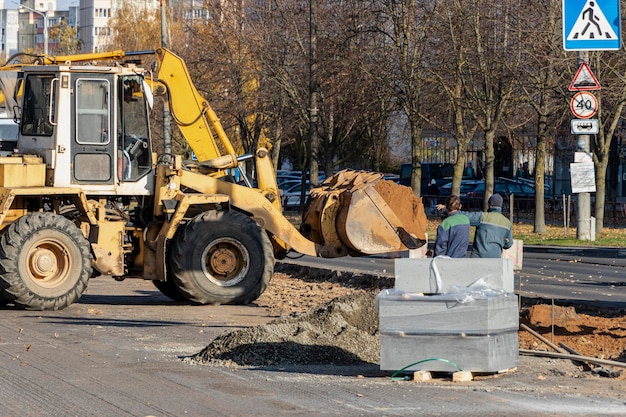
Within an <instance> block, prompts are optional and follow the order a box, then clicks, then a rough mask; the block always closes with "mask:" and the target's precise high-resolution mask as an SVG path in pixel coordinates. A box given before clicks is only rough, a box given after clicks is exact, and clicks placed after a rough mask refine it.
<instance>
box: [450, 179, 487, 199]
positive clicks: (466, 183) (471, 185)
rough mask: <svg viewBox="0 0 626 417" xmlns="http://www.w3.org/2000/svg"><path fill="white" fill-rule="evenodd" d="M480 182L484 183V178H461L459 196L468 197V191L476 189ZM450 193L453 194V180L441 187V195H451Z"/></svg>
mask: <svg viewBox="0 0 626 417" xmlns="http://www.w3.org/2000/svg"><path fill="white" fill-rule="evenodd" d="M479 184H484V182H483V181H482V180H461V190H460V191H459V197H461V199H463V198H465V197H467V193H469V192H471V191H474V189H475V188H476V187H477V186H478V185H479ZM450 194H452V182H448V183H446V184H444V185H442V186H441V187H439V195H442V196H449V195H450Z"/></svg>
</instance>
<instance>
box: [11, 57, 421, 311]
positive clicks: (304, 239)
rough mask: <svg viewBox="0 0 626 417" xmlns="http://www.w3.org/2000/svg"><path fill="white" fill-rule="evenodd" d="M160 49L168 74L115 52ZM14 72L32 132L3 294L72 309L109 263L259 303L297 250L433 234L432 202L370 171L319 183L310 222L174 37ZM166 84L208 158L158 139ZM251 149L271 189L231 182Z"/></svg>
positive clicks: (261, 183)
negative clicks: (203, 89) (158, 45)
mask: <svg viewBox="0 0 626 417" xmlns="http://www.w3.org/2000/svg"><path fill="white" fill-rule="evenodd" d="M146 54H154V56H156V59H157V64H158V65H157V72H156V73H155V74H156V75H153V74H152V73H151V72H147V71H145V70H143V69H142V68H140V67H138V66H136V64H134V63H132V62H126V63H123V62H118V63H115V64H113V65H106V66H105V65H101V64H100V62H102V60H104V59H107V60H110V59H116V60H118V61H122V60H123V59H124V58H128V57H129V56H134V55H146ZM94 60H99V62H96V63H95V64H94V62H93V61H94ZM84 61H88V62H90V63H91V65H79V63H81V62H84ZM0 70H1V69H0ZM5 70H11V71H18V72H19V75H20V76H19V80H20V82H18V83H17V85H16V86H15V88H14V90H13V91H12V92H9V93H10V94H12V95H13V98H14V99H15V101H16V103H17V105H16V108H17V113H16V116H15V117H16V120H19V128H20V129H19V131H20V133H19V138H18V141H17V145H16V149H15V151H14V152H13V153H12V154H11V155H10V156H6V157H0V231H1V236H0V301H1V302H3V303H14V304H15V305H17V306H20V307H23V308H29V309H40V310H44V309H45V310H47V309H50V310H54V309H59V308H64V307H67V306H68V305H70V304H72V303H73V302H75V301H76V300H78V298H79V297H80V296H81V294H82V293H83V291H84V290H85V289H86V287H87V284H88V281H89V279H90V278H91V277H92V276H94V275H99V274H102V275H109V276H111V277H113V278H115V279H117V280H123V279H125V278H129V277H139V278H143V279H147V280H151V281H153V282H154V284H155V286H156V287H157V288H158V289H159V290H160V291H161V292H162V293H163V294H165V295H167V296H168V297H170V298H173V299H176V300H188V301H190V302H192V303H197V304H244V303H249V302H251V301H253V300H255V299H256V298H258V297H259V296H260V295H261V294H262V293H263V291H264V290H265V288H266V286H267V285H268V283H269V281H270V278H271V276H272V274H273V269H274V262H275V259H276V258H282V257H284V256H285V255H286V253H287V252H289V251H296V252H299V253H302V254H307V255H312V256H325V257H336V256H346V255H365V254H374V253H382V252H392V251H401V250H406V249H414V248H417V247H420V246H422V245H423V244H424V243H425V240H426V237H425V227H426V226H425V215H424V211H423V207H422V205H421V200H420V199H418V198H415V197H414V196H413V194H412V192H410V190H409V189H408V188H407V187H401V186H398V185H396V184H392V183H389V182H387V181H384V180H383V179H382V175H381V174H376V173H368V172H359V171H343V172H342V173H340V174H338V175H336V176H334V177H332V178H330V179H329V180H327V181H326V182H324V184H323V185H322V186H321V187H319V188H317V189H315V190H313V191H312V192H311V198H310V201H309V202H308V206H307V207H308V208H307V210H305V213H304V215H303V222H302V226H301V229H300V230H298V229H296V228H295V227H294V226H293V225H292V224H291V223H290V222H289V221H288V220H287V219H286V218H285V217H284V216H283V214H282V208H281V203H280V199H279V198H278V196H279V193H278V191H279V190H278V187H277V185H276V178H275V174H274V170H273V167H272V164H271V159H270V157H269V153H268V151H267V150H266V149H263V148H261V149H258V150H257V152H256V153H255V155H237V154H236V152H235V150H234V147H233V145H232V143H231V142H230V140H229V139H228V137H227V135H226V133H225V131H224V129H223V128H222V126H221V124H220V122H219V119H218V118H217V116H216V114H215V112H214V111H213V110H212V108H211V107H210V106H209V104H208V102H207V101H206V100H205V99H204V98H203V97H202V96H201V95H200V94H199V93H198V91H197V90H196V88H195V87H194V85H193V82H192V81H191V78H190V76H189V73H188V71H187V69H186V66H185V64H184V62H183V61H182V59H180V58H179V57H178V56H176V55H175V54H173V53H172V52H170V51H168V50H166V49H158V50H156V51H141V52H137V53H125V52H120V51H116V52H114V53H104V54H88V55H76V56H67V57H57V58H55V57H49V56H43V57H39V58H38V60H37V62H34V63H33V64H32V65H26V64H20V65H16V66H10V67H9V66H6V67H5ZM4 94H5V95H7V91H5V92H4ZM153 96H162V97H163V98H164V99H165V100H166V103H167V105H168V107H169V110H170V112H171V114H172V117H173V119H174V120H175V122H176V124H177V126H178V127H179V129H180V130H181V132H182V134H183V136H184V138H185V139H186V140H187V142H188V143H189V145H190V147H191V148H192V150H193V151H194V153H195V154H196V155H197V157H198V161H194V162H189V161H183V160H182V158H181V157H180V156H178V155H166V154H156V153H155V152H154V151H153V144H152V142H151V139H150V126H149V117H148V116H149V111H150V106H151V103H152V101H153ZM248 160H250V161H254V167H255V170H254V171H255V175H256V177H255V179H256V183H257V185H256V186H255V187H252V185H251V183H252V182H251V181H249V180H247V179H246V183H247V184H246V185H239V184H236V183H234V182H232V181H231V180H229V179H230V176H229V175H228V174H229V172H230V170H232V169H240V164H241V163H242V162H243V161H248ZM242 173H243V170H242ZM407 191H408V192H407Z"/></svg>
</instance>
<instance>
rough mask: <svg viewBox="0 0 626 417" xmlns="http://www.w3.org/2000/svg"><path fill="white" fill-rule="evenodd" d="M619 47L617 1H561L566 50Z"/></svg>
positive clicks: (620, 42)
mask: <svg viewBox="0 0 626 417" xmlns="http://www.w3.org/2000/svg"><path fill="white" fill-rule="evenodd" d="M621 46H622V35H621V24H620V7H619V0H563V47H564V48H565V50H566V51H598V50H616V49H620V47H621Z"/></svg>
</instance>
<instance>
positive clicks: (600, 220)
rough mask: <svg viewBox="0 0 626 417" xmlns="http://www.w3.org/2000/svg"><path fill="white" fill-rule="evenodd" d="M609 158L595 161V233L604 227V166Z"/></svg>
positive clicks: (600, 231)
mask: <svg viewBox="0 0 626 417" xmlns="http://www.w3.org/2000/svg"><path fill="white" fill-rule="evenodd" d="M608 161H609V158H603V159H601V160H599V161H598V162H597V163H596V202H595V204H594V209H595V217H596V233H602V230H603V228H604V199H605V198H606V192H605V189H606V168H607V166H608Z"/></svg>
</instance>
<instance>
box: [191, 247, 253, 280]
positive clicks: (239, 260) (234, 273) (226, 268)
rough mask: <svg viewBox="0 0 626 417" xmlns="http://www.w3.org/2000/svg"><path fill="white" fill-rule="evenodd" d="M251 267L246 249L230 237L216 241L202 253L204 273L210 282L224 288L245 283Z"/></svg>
mask: <svg viewBox="0 0 626 417" xmlns="http://www.w3.org/2000/svg"><path fill="white" fill-rule="evenodd" d="M249 265H250V254H249V253H248V250H247V249H246V247H245V246H243V245H242V244H241V243H240V242H239V241H237V240H235V239H231V238H228V237H224V238H220V239H216V240H214V241H213V242H211V244H209V245H207V247H206V248H205V249H204V251H203V252H202V272H203V273H204V275H205V276H206V277H207V279H208V280H209V281H211V282H212V283H214V284H216V285H219V286H222V287H231V286H233V285H237V284H238V283H240V282H241V281H243V280H244V278H245V277H246V274H247V272H248V268H249Z"/></svg>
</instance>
